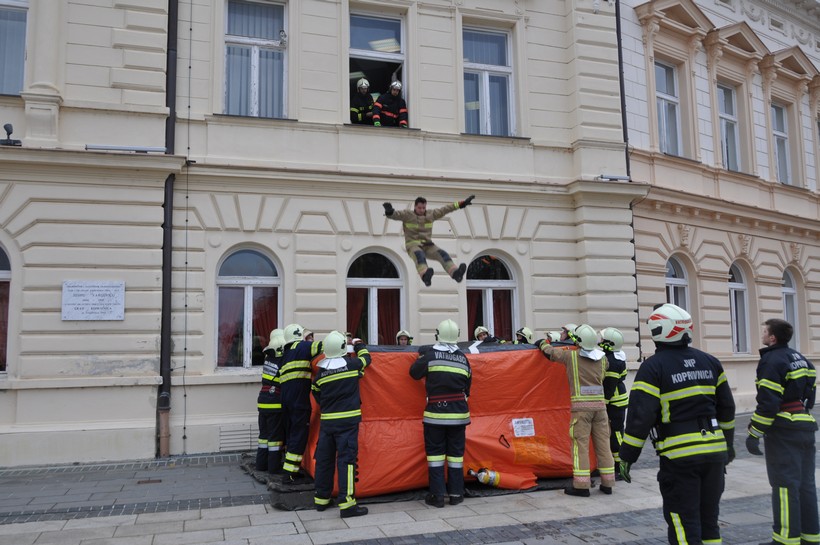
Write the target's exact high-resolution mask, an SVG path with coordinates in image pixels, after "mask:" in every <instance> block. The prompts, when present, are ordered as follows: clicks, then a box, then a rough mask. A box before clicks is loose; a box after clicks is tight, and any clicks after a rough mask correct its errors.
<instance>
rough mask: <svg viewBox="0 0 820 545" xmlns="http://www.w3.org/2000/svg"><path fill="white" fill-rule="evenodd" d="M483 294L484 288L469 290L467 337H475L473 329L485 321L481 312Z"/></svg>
mask: <svg viewBox="0 0 820 545" xmlns="http://www.w3.org/2000/svg"><path fill="white" fill-rule="evenodd" d="M481 295H482V290H467V326H468V327H469V329H468V331H467V338H468V339H470V340H472V339H473V331H475V328H477V327H478V326H480V325H484V324H481V323H479V322H482V321H484V318H483V313H482V312H481Z"/></svg>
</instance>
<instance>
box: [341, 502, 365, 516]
mask: <svg viewBox="0 0 820 545" xmlns="http://www.w3.org/2000/svg"><path fill="white" fill-rule="evenodd" d="M366 514H367V507H362V506H361V505H354V506H353V507H348V508H347V509H342V510H341V511H340V512H339V516H341V517H342V518H343V519H346V518H349V517H361V516H362V515H366Z"/></svg>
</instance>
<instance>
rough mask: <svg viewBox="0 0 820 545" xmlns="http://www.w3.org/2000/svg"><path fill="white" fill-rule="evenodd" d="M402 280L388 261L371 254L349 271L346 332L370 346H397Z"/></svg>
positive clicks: (400, 320)
mask: <svg viewBox="0 0 820 545" xmlns="http://www.w3.org/2000/svg"><path fill="white" fill-rule="evenodd" d="M402 287H403V286H402V280H401V278H399V271H398V269H396V266H395V265H394V264H393V262H392V261H390V260H389V259H388V258H386V257H385V256H383V255H381V254H377V253H368V254H364V255H362V256H359V257H358V258H356V260H355V261H354V262H353V263H352V264H351V265H350V268H349V269H348V271H347V330H348V331H349V332H351V333H352V334H353V336H354V337H359V338H360V339H362V340H364V341H365V342H369V343H370V344H395V343H396V333H398V332H399V330H400V329H402V316H403V314H404V312H403V308H402V297H401V293H402Z"/></svg>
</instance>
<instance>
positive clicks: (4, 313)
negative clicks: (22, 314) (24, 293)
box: [0, 282, 9, 371]
mask: <svg viewBox="0 0 820 545" xmlns="http://www.w3.org/2000/svg"><path fill="white" fill-rule="evenodd" d="M8 336H9V283H8V282H0V371H5V370H6V348H7V347H8Z"/></svg>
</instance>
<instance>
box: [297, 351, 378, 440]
mask: <svg viewBox="0 0 820 545" xmlns="http://www.w3.org/2000/svg"><path fill="white" fill-rule="evenodd" d="M353 350H354V351H355V352H356V356H355V357H354V356H345V357H344V360H345V362H346V364H347V365H345V366H344V367H339V368H337V369H321V368H320V369H319V372H318V374H317V375H316V378H315V379H314V381H313V385H312V386H311V390H312V392H313V397H314V398H315V399H316V403H318V404H319V407H321V410H322V416H321V425H322V429H328V428H330V427H339V428H340V427H349V426H351V425H355V424H358V423H359V422H361V421H362V400H361V396H360V394H359V379H360V378H362V377H363V376H364V370H365V368H366V367H367V366H368V365H370V352H368V351H367V348H366V347H365V345H364V343H360V344H356V346H354V347H353Z"/></svg>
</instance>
